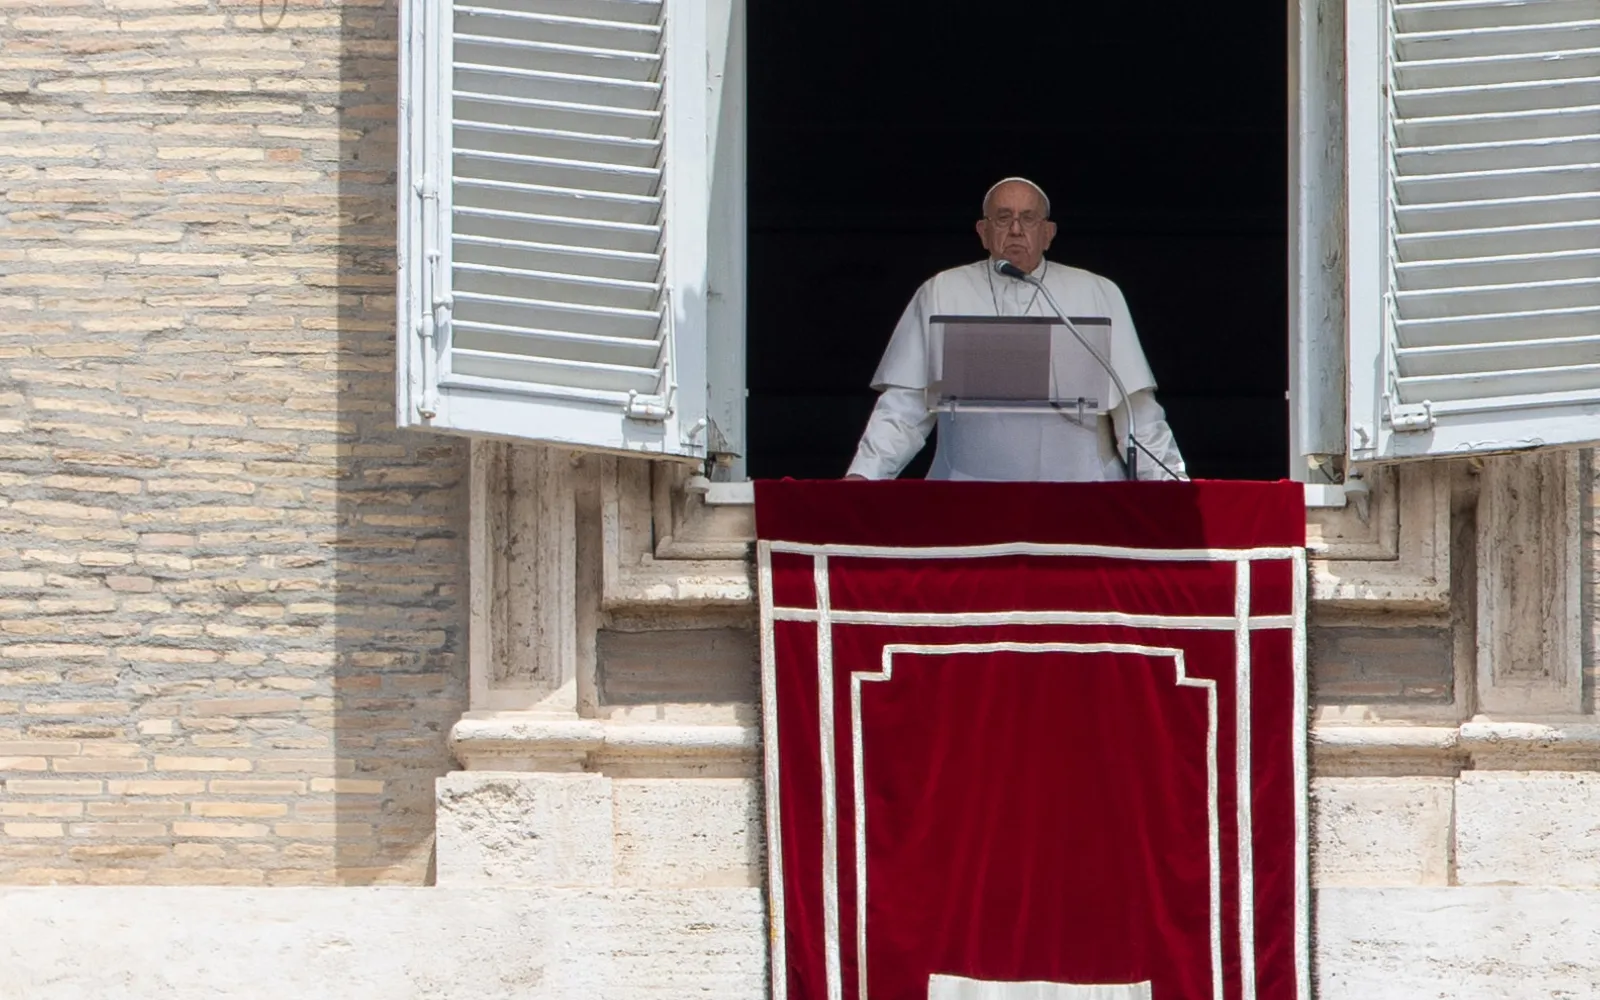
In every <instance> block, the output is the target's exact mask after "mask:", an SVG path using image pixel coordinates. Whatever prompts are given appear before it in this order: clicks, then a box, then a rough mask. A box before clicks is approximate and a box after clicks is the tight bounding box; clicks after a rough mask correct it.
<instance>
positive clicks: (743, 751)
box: [450, 712, 761, 777]
mask: <svg viewBox="0 0 1600 1000" xmlns="http://www.w3.org/2000/svg"><path fill="white" fill-rule="evenodd" d="M450 748H451V749H452V750H453V751H454V752H455V755H456V759H457V760H459V761H460V762H461V765H462V766H463V767H465V768H467V769H468V770H472V771H480V770H492V771H602V772H605V773H608V774H627V775H630V776H636V777H637V776H643V775H646V774H659V775H661V776H669V775H681V774H684V773H686V772H687V773H694V774H700V775H703V776H705V777H738V776H743V775H746V774H751V773H754V771H755V770H756V769H757V763H758V761H759V758H760V754H761V733H760V730H759V729H757V728H756V727H754V726H726V725H725V726H716V725H669V724H660V725H651V724H640V723H613V722H603V721H601V720H598V719H573V718H540V717H538V716H528V715H520V714H514V713H480V712H473V713H468V714H467V715H465V716H463V717H462V718H461V720H460V721H459V722H457V723H456V724H455V727H454V728H453V729H451V731H450Z"/></svg>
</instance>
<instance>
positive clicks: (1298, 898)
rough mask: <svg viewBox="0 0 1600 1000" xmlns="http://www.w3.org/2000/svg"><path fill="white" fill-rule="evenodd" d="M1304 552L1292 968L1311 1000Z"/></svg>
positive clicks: (1297, 643)
mask: <svg viewBox="0 0 1600 1000" xmlns="http://www.w3.org/2000/svg"><path fill="white" fill-rule="evenodd" d="M1306 578H1307V569H1306V553H1305V550H1304V549H1296V550H1295V554H1294V608H1293V611H1294V631H1293V636H1292V640H1291V642H1292V644H1293V647H1294V648H1293V656H1294V720H1293V721H1292V722H1291V723H1290V725H1291V726H1293V729H1294V738H1293V739H1294V742H1293V747H1294V968H1295V985H1296V987H1297V989H1296V991H1295V995H1296V997H1297V998H1298V1000H1311V817H1310V812H1311V778H1310V774H1309V768H1308V767H1307V761H1306V743H1307V739H1308V736H1309V734H1308V733H1307V732H1306V727H1307V726H1309V725H1310V706H1309V705H1308V704H1307V703H1306V687H1307V684H1308V683H1309V681H1308V678H1307V676H1306V671H1307V661H1306Z"/></svg>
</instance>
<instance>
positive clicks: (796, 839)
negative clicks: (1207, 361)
mask: <svg viewBox="0 0 1600 1000" xmlns="http://www.w3.org/2000/svg"><path fill="white" fill-rule="evenodd" d="M756 489H757V493H756V497H757V499H756V517H757V533H758V536H759V538H760V540H761V541H760V560H759V561H760V563H761V577H762V583H763V586H762V601H763V630H764V631H763V641H764V657H763V658H764V663H763V668H764V672H765V677H766V682H767V683H766V691H765V696H766V699H767V705H766V713H767V724H768V726H769V727H771V726H774V725H775V726H776V729H777V736H776V739H773V736H772V733H771V732H770V731H769V732H768V734H767V742H768V763H767V768H768V770H767V777H768V780H769V782H770V783H771V785H772V788H771V789H770V790H769V809H775V810H776V814H777V822H776V825H775V833H776V838H775V840H774V842H773V843H772V845H771V851H772V858H773V861H774V862H775V864H774V875H775V876H776V880H777V881H776V884H774V886H773V892H774V894H775V896H776V898H775V904H776V905H775V910H774V912H775V915H777V916H778V918H779V925H778V926H777V927H775V928H774V932H775V940H776V941H777V942H778V947H777V950H776V954H775V961H776V962H777V966H776V967H775V969H774V976H775V979H776V980H777V982H776V983H775V992H777V993H779V994H781V995H786V996H787V998H788V1000H813V998H816V1000H825V998H827V997H829V996H830V981H831V982H832V984H833V992H834V993H835V994H836V995H838V996H841V997H843V998H855V1000H867V998H869V997H870V998H871V1000H911V998H917V1000H921V998H923V997H925V996H926V993H927V984H928V977H929V976H930V975H931V974H934V973H946V974H954V975H961V976H968V977H972V978H978V979H988V980H1003V981H1028V980H1045V981H1051V982H1062V983H1084V984H1088V983H1133V982H1143V981H1149V982H1150V983H1151V984H1152V991H1153V996H1154V997H1155V1000H1180V998H1184V1000H1187V998H1195V1000H1201V998H1207V1000H1246V998H1250V997H1254V998H1259V1000H1309V997H1302V996H1299V995H1298V991H1299V990H1300V989H1301V988H1302V984H1303V983H1304V980H1305V972H1306V970H1305V963H1306V956H1305V940H1304V934H1305V914H1304V912H1303V911H1304V904H1305V900H1306V895H1305V893H1306V889H1305V886H1304V878H1305V871H1304V864H1303V857H1304V850H1305V845H1304V844H1303V843H1302V842H1301V841H1302V840H1303V831H1304V819H1305V817H1304V805H1305V804H1304V797H1303V788H1302V785H1303V781H1304V756H1303V754H1304V728H1303V727H1304V687H1303V684H1304V681H1303V677H1301V676H1298V674H1297V665H1298V664H1300V663H1301V662H1302V661H1303V656H1299V655H1297V651H1298V650H1301V649H1303V636H1304V631H1303V620H1304V618H1303V616H1304V607H1303V605H1304V586H1303V578H1304V557H1303V545H1304V532H1305V511H1304V501H1303V498H1302V495H1301V489H1300V487H1299V486H1298V485H1297V484H1293V483H1207V482H1201V483H1126V484H1125V483H1109V484H995V483H930V482H889V483H857V482H849V483H841V482H790V481H785V482H762V483H758V484H757V487H756ZM1019 543H1020V544H1019ZM997 547H999V548H997ZM1297 574H1298V575H1299V579H1298V581H1297ZM1297 582H1298V583H1299V584H1300V585H1299V586H1297ZM1241 612H1242V617H1241V615H1240V613H1241ZM1241 681H1244V684H1243V685H1241V683H1240V682H1241ZM825 760H827V761H829V762H830V766H827V767H825V766H824V761H825ZM1241 796H1242V798H1241ZM1246 824H1247V825H1248V836H1242V832H1243V830H1244V829H1245V826H1246ZM858 844H860V845H864V848H865V850H864V853H862V852H860V851H858ZM863 898H864V899H865V921H862V920H860V915H861V913H862V905H863V903H862V900H863ZM863 957H864V959H865V975H863V974H862V965H863Z"/></svg>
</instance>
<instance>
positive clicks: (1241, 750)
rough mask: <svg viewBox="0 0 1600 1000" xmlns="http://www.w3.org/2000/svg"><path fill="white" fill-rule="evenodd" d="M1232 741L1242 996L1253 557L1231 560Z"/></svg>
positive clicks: (1247, 928) (1249, 955) (1247, 913)
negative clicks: (1251, 571)
mask: <svg viewBox="0 0 1600 1000" xmlns="http://www.w3.org/2000/svg"><path fill="white" fill-rule="evenodd" d="M1233 616H1234V621H1236V622H1237V623H1238V625H1237V627H1236V629H1235V630H1234V641H1233V669H1234V681H1233V711H1234V718H1233V745H1234V750H1235V755H1234V756H1235V758H1236V766H1237V768H1238V770H1236V771H1235V772H1234V776H1233V797H1234V802H1235V804H1236V805H1237V807H1238V810H1237V812H1238V822H1239V826H1238V829H1237V831H1236V832H1235V839H1236V840H1237V841H1238V850H1237V851H1236V852H1235V853H1236V856H1237V858H1238V860H1239V982H1240V984H1241V989H1242V990H1243V1000H1256V879H1255V874H1256V868H1255V839H1254V833H1253V832H1252V831H1253V825H1252V823H1251V807H1252V805H1253V803H1252V802H1251V799H1252V798H1254V792H1255V782H1254V781H1252V780H1251V777H1252V775H1251V773H1250V770H1251V765H1250V624H1249V623H1250V563H1249V562H1247V561H1245V560H1242V559H1241V560H1239V561H1237V562H1235V563H1234V564H1233Z"/></svg>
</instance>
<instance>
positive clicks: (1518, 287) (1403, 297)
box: [1395, 277, 1600, 319]
mask: <svg viewBox="0 0 1600 1000" xmlns="http://www.w3.org/2000/svg"><path fill="white" fill-rule="evenodd" d="M1395 299H1396V301H1397V302H1399V303H1400V312H1401V314H1402V315H1404V316H1406V317H1407V318H1408V319H1444V318H1447V317H1460V318H1467V317H1472V316H1485V315H1493V314H1497V313H1503V312H1507V311H1510V310H1513V309H1516V308H1517V307H1518V306H1520V305H1523V304H1524V303H1527V302H1529V301H1537V302H1538V303H1539V304H1540V305H1541V306H1544V307H1547V308H1553V309H1566V308H1578V307H1583V306H1600V277H1583V278H1561V279H1557V280H1554V281H1526V282H1511V283H1507V284H1502V285H1467V286H1463V287H1457V288H1431V289H1418V290H1415V291H1409V292H1408V291H1400V292H1397V293H1395Z"/></svg>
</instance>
